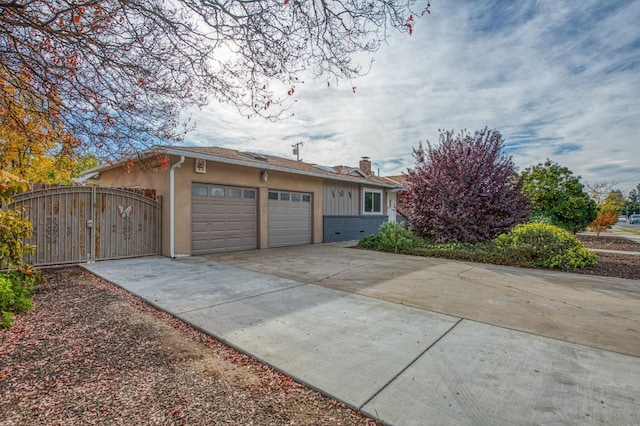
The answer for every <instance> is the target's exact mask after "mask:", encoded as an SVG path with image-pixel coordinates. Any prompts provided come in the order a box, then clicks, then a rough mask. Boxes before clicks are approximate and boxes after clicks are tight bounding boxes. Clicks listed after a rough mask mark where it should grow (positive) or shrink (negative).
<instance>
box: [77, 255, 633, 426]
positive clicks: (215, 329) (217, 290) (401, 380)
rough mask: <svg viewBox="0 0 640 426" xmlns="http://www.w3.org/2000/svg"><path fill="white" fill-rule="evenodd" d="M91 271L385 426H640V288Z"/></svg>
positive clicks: (336, 258)
mask: <svg viewBox="0 0 640 426" xmlns="http://www.w3.org/2000/svg"><path fill="white" fill-rule="evenodd" d="M86 268H87V269H89V270H90V271H92V272H94V273H95V274H96V275H99V276H101V277H103V278H105V279H107V280H109V281H111V282H114V283H116V284H118V285H120V286H122V287H124V288H126V289H128V290H129V291H131V292H132V293H135V294H137V295H139V296H141V297H143V298H145V299H146V300H148V301H149V302H151V303H153V304H155V305H156V306H158V307H160V308H162V309H164V310H166V311H169V312H171V313H173V314H174V315H176V316H177V317H179V318H182V319H183V320H185V321H187V322H189V323H191V324H193V325H195V326H196V327H199V328H201V329H203V330H205V331H206V332H208V333H210V334H212V335H213V336H215V337H217V338H219V339H221V340H223V341H225V342H227V343H228V344H230V345H232V346H234V347H236V348H238V349H240V350H242V351H244V352H246V353H249V354H251V355H253V356H254V357H256V358H257V359H260V360H261V361H263V362H265V363H267V364H269V365H271V366H273V367H275V368H276V369H278V370H280V371H282V372H284V373H285V374H288V375H290V376H292V377H294V378H296V379H297V380H300V381H302V382H304V383H306V384H308V385H309V386H311V387H313V388H316V389H318V390H320V391H322V392H324V393H326V394H328V395H330V396H332V397H334V398H336V399H338V400H341V401H343V402H345V403H346V404H348V405H349V406H351V407H353V408H355V409H358V410H361V411H363V412H364V413H366V414H368V415H370V416H372V417H374V418H379V419H380V420H382V421H383V422H385V423H388V424H396V425H414V424H415V425H424V424H434V425H448V424H456V425H458V424H468V425H478V424H487V425H496V424H576V425H577V424H640V408H639V406H640V282H638V281H634V280H623V279H609V278H596V277H590V276H585V275H578V274H567V273H554V272H546V271H534V270H525V269H518V268H508V267H497V266H491V265H482V264H473V263H465V262H454V261H447V260H437V259H427V258H418V257H410V256H400V255H393V254H386V253H376V252H370V251H363V250H357V249H352V248H348V247H346V245H345V244H324V245H313V246H304V247H294V248H283V249H269V250H259V251H249V252H241V253H228V254H221V255H215V256H206V257H193V258H182V259H177V260H170V259H167V258H160V257H151V258H138V259H127V260H118V261H109V262H100V263H96V264H92V265H87V266H86Z"/></svg>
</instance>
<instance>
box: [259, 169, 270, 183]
mask: <svg viewBox="0 0 640 426" xmlns="http://www.w3.org/2000/svg"><path fill="white" fill-rule="evenodd" d="M260 179H261V180H262V181H263V182H268V181H269V172H267V171H266V170H265V171H263V172H262V173H260Z"/></svg>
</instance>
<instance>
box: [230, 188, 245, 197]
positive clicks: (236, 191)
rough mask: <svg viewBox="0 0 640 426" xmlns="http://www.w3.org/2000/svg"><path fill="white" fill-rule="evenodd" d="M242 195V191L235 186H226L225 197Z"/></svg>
mask: <svg viewBox="0 0 640 426" xmlns="http://www.w3.org/2000/svg"><path fill="white" fill-rule="evenodd" d="M241 196H242V191H241V190H239V189H236V188H228V189H227V197H229V198H240V197H241Z"/></svg>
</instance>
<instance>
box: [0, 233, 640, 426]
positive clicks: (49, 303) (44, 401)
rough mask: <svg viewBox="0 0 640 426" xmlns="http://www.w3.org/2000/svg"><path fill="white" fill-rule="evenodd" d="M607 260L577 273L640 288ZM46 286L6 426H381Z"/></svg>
mask: <svg viewBox="0 0 640 426" xmlns="http://www.w3.org/2000/svg"><path fill="white" fill-rule="evenodd" d="M580 239H581V240H582V241H583V242H584V243H585V244H586V245H587V247H589V248H593V249H595V248H598V249H608V250H622V251H635V252H640V244H637V243H633V242H630V241H628V240H624V239H622V238H619V237H612V236H608V235H604V236H600V237H595V236H580ZM597 257H598V262H599V265H598V266H596V267H594V268H590V269H589V270H582V271H577V272H582V273H591V274H597V275H609V276H616V277H623V278H631V279H640V256H639V255H630V254H621V253H617V254H610V253H597ZM46 278H47V283H46V284H45V285H43V286H42V287H41V288H40V289H39V291H38V293H37V294H36V295H35V297H34V308H33V309H32V310H31V311H30V312H28V313H27V314H23V315H19V316H18V317H17V318H16V321H15V325H14V327H13V328H11V329H7V330H0V389H2V398H0V413H2V417H0V423H1V424H3V425H33V424H47V425H49V424H83V425H84V424H107V423H108V424H152V425H183V424H185V425H186V424H188V425H200V424H207V425H212V424H215V425H217V424H247V425H252V424H255V425H284V424H299V425H327V424H331V425H370V424H376V423H375V421H373V420H371V419H368V418H366V417H364V416H362V415H360V414H359V413H357V412H355V411H353V410H350V409H349V408H347V407H345V406H344V405H342V404H340V403H337V402H336V401H334V400H332V399H330V398H327V397H324V396H323V395H321V394H319V393H318V392H315V391H313V390H311V389H309V388H307V387H305V386H303V385H301V384H298V383H296V382H294V381H292V380H291V379H290V378H288V377H286V376H284V375H282V374H280V373H278V372H276V371H274V370H272V369H270V368H269V367H266V366H265V365H263V364H261V363H259V362H257V361H255V360H253V359H252V358H250V357H248V356H246V355H244V354H241V353H239V352H237V351H235V350H234V349H232V348H230V347H228V346H226V345H225V344H223V343H221V342H218V341H216V340H215V339H213V338H211V337H209V336H207V335H205V334H203V333H201V332H200V331H198V330H196V329H194V328H192V327H190V326H188V325H186V324H184V323H182V322H181V321H179V320H177V319H175V318H173V317H171V316H170V315H168V314H166V313H163V312H160V311H158V310H156V309H155V308H153V307H151V306H149V305H148V304H146V303H145V302H143V301H141V300H139V299H137V298H136V297H134V296H132V295H130V294H129V293H127V292H125V291H124V290H122V289H120V288H118V287H115V286H113V285H111V284H109V283H107V282H105V281H103V280H101V279H99V278H96V277H95V276H93V275H91V274H89V273H88V272H86V271H84V270H83V269H81V268H76V267H74V268H66V269H58V270H49V271H47V272H46Z"/></svg>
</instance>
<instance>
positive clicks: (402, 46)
mask: <svg viewBox="0 0 640 426" xmlns="http://www.w3.org/2000/svg"><path fill="white" fill-rule="evenodd" d="M353 86H355V87H356V89H355V92H354V90H352V87H353ZM296 93H297V102H296V103H295V105H294V107H293V109H292V110H291V111H292V112H293V113H294V115H293V116H292V117H289V118H287V119H284V120H281V121H278V122H270V121H266V120H264V119H261V118H252V119H247V118H246V117H243V116H241V115H240V114H239V113H238V112H237V110H236V109H234V108H233V107H231V106H228V105H224V104H219V103H212V104H210V105H209V106H207V107H204V108H203V109H201V110H195V111H191V114H192V118H191V119H192V122H193V123H194V124H195V129H194V130H193V131H192V132H191V133H189V134H188V135H187V136H186V138H185V144H188V145H198V146H220V147H226V148H237V149H242V150H252V151H257V152H262V153H266V154H272V155H278V156H281V157H285V158H296V157H295V156H294V155H293V153H292V147H291V145H293V144H295V143H297V142H302V143H303V145H302V147H301V149H300V154H301V159H302V160H304V161H305V162H309V163H317V164H323V165H329V166H334V165H352V166H357V165H358V162H359V160H360V158H361V157H363V156H367V157H370V159H371V161H372V169H373V170H374V171H376V172H377V171H379V173H380V174H381V175H383V176H388V175H398V174H401V173H402V172H403V171H406V170H407V168H409V167H412V166H413V165H414V164H415V161H414V158H413V156H412V148H413V147H417V146H418V144H419V143H420V142H422V143H426V142H427V141H428V142H430V143H431V144H432V145H437V144H438V140H439V134H440V130H441V129H442V130H454V131H459V130H464V129H466V130H468V131H470V132H474V131H476V130H480V129H483V128H485V127H488V128H489V129H495V130H498V131H499V132H500V133H502V135H503V137H504V140H505V143H504V151H505V152H506V153H507V154H509V155H511V156H512V158H513V161H514V163H515V164H516V167H517V168H518V170H520V171H521V170H524V169H525V168H527V167H530V166H533V165H536V164H539V163H543V162H544V161H545V160H546V159H550V160H552V161H554V162H556V163H559V164H560V165H562V166H566V167H568V168H569V169H570V170H571V171H572V172H573V174H574V175H576V176H581V178H582V182H583V183H585V184H591V185H593V184H596V183H600V182H607V183H615V184H616V185H615V188H617V189H620V190H621V191H622V192H623V194H625V195H627V194H628V192H629V191H630V190H631V189H633V188H635V187H636V185H638V184H640V0H627V1H623V0H619V1H618V0H605V1H602V0H599V1H591V0H540V1H533V0H518V1H512V0H505V1H482V0H456V1H453V0H431V14H430V15H425V16H424V17H422V18H420V19H418V21H417V24H416V26H415V28H414V32H413V34H412V35H408V34H407V33H399V32H392V33H391V36H390V38H389V39H388V41H387V43H386V44H384V45H382V46H381V48H380V50H379V51H378V52H377V53H376V54H375V55H374V63H373V66H372V69H371V70H370V72H369V73H368V74H367V75H366V76H363V77H359V78H358V79H355V80H353V81H342V82H340V83H339V84H331V85H330V86H329V87H327V80H326V79H319V80H317V81H311V80H305V83H304V84H302V85H299V86H298V87H297V89H296Z"/></svg>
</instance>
